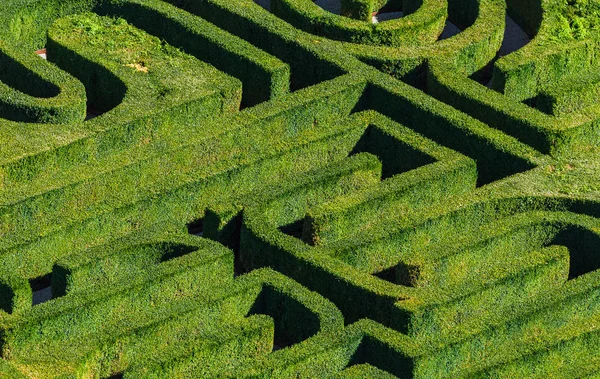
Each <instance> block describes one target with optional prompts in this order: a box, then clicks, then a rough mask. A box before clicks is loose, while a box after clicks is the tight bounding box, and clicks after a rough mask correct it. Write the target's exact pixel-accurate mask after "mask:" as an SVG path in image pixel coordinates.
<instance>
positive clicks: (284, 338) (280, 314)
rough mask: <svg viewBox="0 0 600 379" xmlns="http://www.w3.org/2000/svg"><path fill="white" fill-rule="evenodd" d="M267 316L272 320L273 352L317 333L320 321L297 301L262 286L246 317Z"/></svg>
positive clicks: (277, 290)
mask: <svg viewBox="0 0 600 379" xmlns="http://www.w3.org/2000/svg"><path fill="white" fill-rule="evenodd" d="M258 314H262V315H267V316H269V317H271V318H272V319H273V322H274V326H275V333H274V334H275V335H274V341H273V351H275V350H278V349H281V348H285V347H288V346H292V345H295V344H297V343H300V342H302V341H304V340H306V339H308V338H310V337H312V336H314V335H315V334H317V333H318V332H319V329H320V321H319V318H318V317H317V315H316V314H314V313H312V312H311V311H310V310H309V309H308V308H306V307H305V306H304V305H303V304H302V303H300V302H299V301H298V300H296V299H294V298H292V297H291V296H289V295H288V294H286V293H284V292H282V291H281V290H279V289H277V288H274V287H271V286H270V285H264V286H263V289H262V291H261V292H260V294H259V295H258V296H257V298H256V299H255V301H254V304H253V305H252V307H251V308H250V310H249V311H248V314H247V315H246V317H248V316H252V315H258Z"/></svg>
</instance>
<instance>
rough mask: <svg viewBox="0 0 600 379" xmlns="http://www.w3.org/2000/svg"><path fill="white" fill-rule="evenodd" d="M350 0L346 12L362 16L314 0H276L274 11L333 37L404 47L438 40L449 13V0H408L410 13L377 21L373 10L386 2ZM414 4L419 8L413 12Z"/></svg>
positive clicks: (344, 5) (345, 4) (304, 27)
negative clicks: (326, 7)
mask: <svg viewBox="0 0 600 379" xmlns="http://www.w3.org/2000/svg"><path fill="white" fill-rule="evenodd" d="M348 3H349V2H342V12H343V13H345V12H348V13H350V14H352V15H356V16H358V17H356V18H358V20H354V19H350V18H347V17H344V16H340V15H336V14H333V13H330V12H327V11H326V10H324V9H322V8H321V7H319V6H318V5H316V4H315V3H313V2H312V1H311V0H273V1H272V3H271V11H272V12H273V14H275V15H276V16H278V17H281V18H282V19H284V20H286V21H288V22H290V23H291V24H292V25H294V26H295V27H297V28H299V29H302V30H304V31H306V32H308V33H312V34H316V35H319V36H323V37H326V38H330V39H333V40H340V41H346V42H352V43H359V44H367V45H383V46H402V47H405V46H413V45H419V44H428V43H432V42H435V41H436V40H437V38H438V36H439V35H440V34H441V32H442V30H443V28H444V24H445V21H446V16H447V2H446V1H445V0H425V1H415V0H407V1H405V2H404V3H406V4H402V9H403V10H406V15H404V16H403V17H401V18H399V19H396V20H389V21H384V22H380V23H376V24H374V23H372V22H371V14H372V13H373V12H375V11H377V10H379V8H381V6H383V5H384V4H378V5H379V7H378V8H376V5H375V4H372V3H373V1H368V2H366V3H368V4H364V3H363V2H357V3H358V4H348ZM348 5H350V7H348ZM365 5H366V6H365ZM414 8H418V9H416V10H415V11H414V13H413V12H410V11H411V10H414Z"/></svg>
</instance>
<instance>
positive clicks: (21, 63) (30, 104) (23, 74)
mask: <svg viewBox="0 0 600 379" xmlns="http://www.w3.org/2000/svg"><path fill="white" fill-rule="evenodd" d="M17 57H18V58H17ZM0 66H1V67H2V68H3V70H2V76H1V77H0V117H2V118H4V119H8V120H13V121H24V122H34V123H57V124H66V123H75V122H81V121H83V120H84V119H85V108H86V106H85V103H86V95H85V89H84V87H83V85H82V84H81V82H79V81H77V80H75V78H73V77H72V76H70V75H68V74H66V73H65V72H62V71H57V70H53V69H50V68H49V67H48V66H49V65H48V64H47V63H46V62H44V61H43V60H42V59H40V58H39V57H36V56H34V54H33V53H31V54H29V55H26V56H19V55H18V53H16V52H15V51H14V50H12V49H11V48H10V47H8V46H6V45H5V44H4V43H3V42H0Z"/></svg>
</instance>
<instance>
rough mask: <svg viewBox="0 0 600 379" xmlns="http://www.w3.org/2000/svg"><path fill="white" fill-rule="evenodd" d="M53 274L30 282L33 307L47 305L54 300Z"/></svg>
mask: <svg viewBox="0 0 600 379" xmlns="http://www.w3.org/2000/svg"><path fill="white" fill-rule="evenodd" d="M51 285H52V273H49V274H46V275H44V276H40V277H37V278H34V279H30V280H29V286H30V287H31V292H32V306H34V305H38V304H42V303H45V302H47V301H49V300H52V299H53V296H52V289H51Z"/></svg>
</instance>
